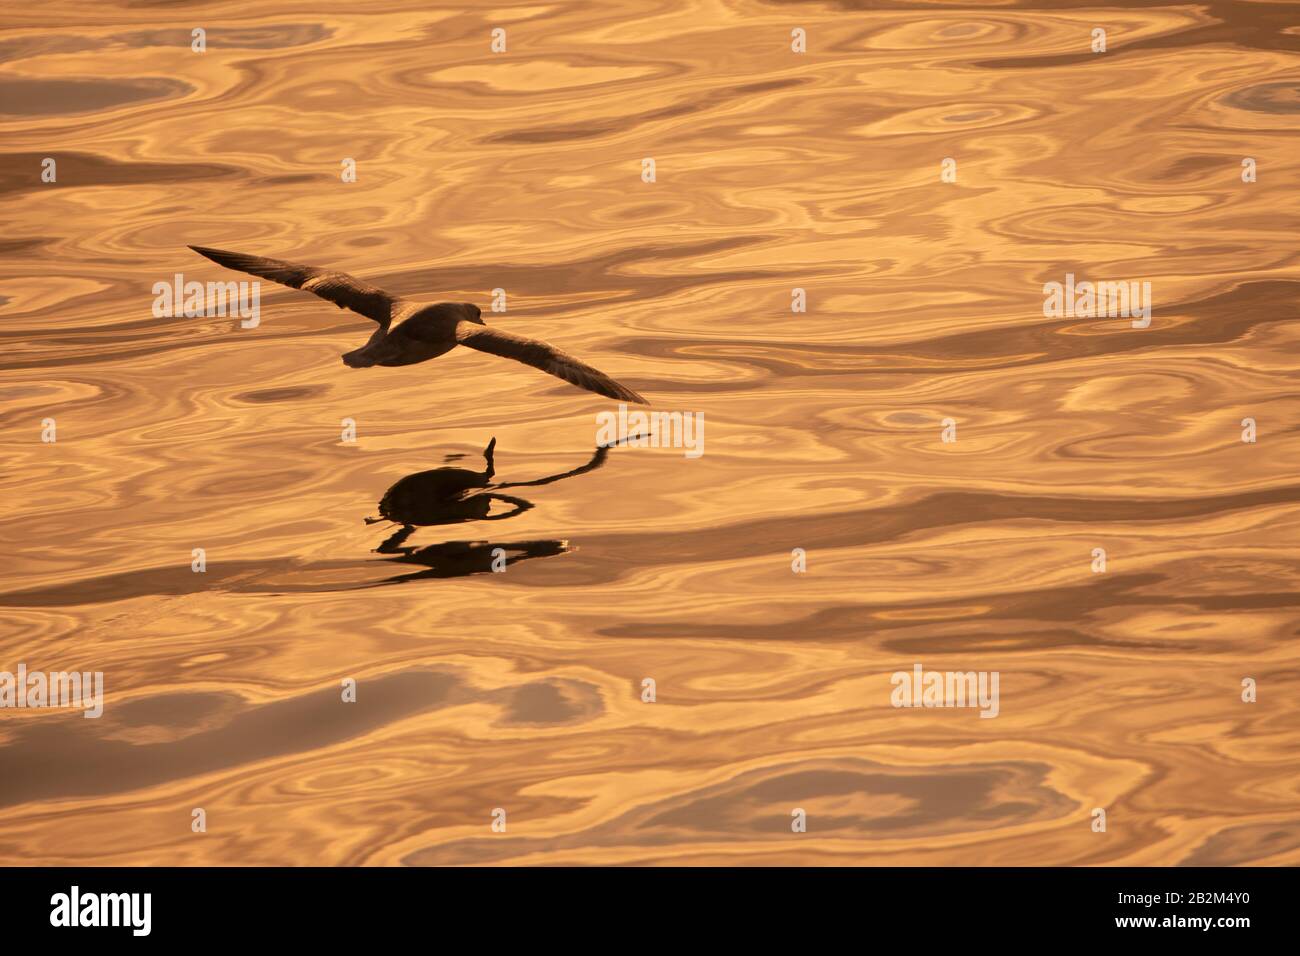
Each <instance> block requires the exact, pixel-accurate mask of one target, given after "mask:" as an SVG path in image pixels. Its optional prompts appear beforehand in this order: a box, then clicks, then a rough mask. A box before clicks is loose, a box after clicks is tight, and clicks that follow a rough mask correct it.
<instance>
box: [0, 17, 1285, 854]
mask: <svg viewBox="0 0 1300 956" xmlns="http://www.w3.org/2000/svg"><path fill="white" fill-rule="evenodd" d="M0 17H2V22H3V26H4V28H5V29H4V32H3V33H2V34H0V135H2V136H3V141H2V145H0V154H2V155H0V203H2V206H0V208H3V210H4V215H3V221H4V223H5V228H4V234H3V236H0V343H2V345H3V348H2V350H0V368H2V369H3V375H2V376H0V409H2V411H0V416H2V417H0V443H2V448H3V462H2V463H0V492H2V494H3V502H4V504H3V510H2V511H0V516H2V517H0V555H3V557H2V559H0V560H2V564H0V622H2V629H0V670H9V671H13V670H14V669H15V668H16V667H17V665H18V664H19V663H20V662H22V663H25V664H26V665H27V667H29V668H31V669H42V670H60V669H74V668H75V669H79V670H99V671H103V673H104V675H105V677H104V679H105V683H106V688H107V702H106V709H105V713H104V716H103V717H102V718H101V719H99V720H97V721H96V720H85V719H82V717H81V716H80V715H79V714H76V713H69V712H67V711H64V710H23V711H18V710H0V861H3V862H7V863H32V862H34V863H96V864H145V863H150V864H154V863H181V864H234V863H252V864H271V863H325V864H336V863H341V864H360V863H365V864H398V863H410V864H444V863H490V862H509V863H525V864H536V863H543V864H544V863H552V864H553V863H615V864H616V863H638V864H641V863H692V864H701V863H738V864H755V863H804V864H818V863H853V864H906V865H910V864H989V863H993V864H1111V863H1127V864H1177V863H1215V864H1218V863H1225V864H1235V863H1273V864H1278V863H1289V864H1295V863H1300V822H1298V818H1300V773H1297V769H1296V745H1297V735H1298V733H1300V695H1298V693H1297V692H1298V691H1300V665H1297V663H1296V654H1295V641H1296V635H1297V622H1298V620H1300V616H1298V615H1297V605H1298V604H1300V596H1298V595H1297V590H1298V588H1297V582H1298V581H1300V555H1298V554H1297V550H1296V544H1297V540H1300V539H1298V538H1297V534H1298V532H1300V507H1297V503H1298V501H1300V478H1297V466H1298V465H1300V441H1298V440H1297V433H1298V430H1297V420H1298V413H1300V397H1298V393H1297V390H1296V380H1295V373H1294V369H1295V364H1296V357H1297V344H1298V342H1300V332H1297V330H1296V324H1295V320H1296V311H1297V308H1296V301H1297V296H1298V295H1300V276H1298V275H1297V272H1296V268H1295V267H1296V241H1297V239H1296V236H1297V228H1296V227H1297V222H1298V220H1297V213H1298V212H1300V198H1298V197H1300V191H1298V189H1297V183H1298V177H1300V149H1297V135H1296V134H1297V130H1298V127H1300V61H1298V60H1297V57H1296V53H1297V51H1298V50H1300V29H1298V28H1297V24H1300V4H1296V3H1253V2H1244V3H1209V4H1202V5H1169V6H1159V5H1150V4H1141V5H1137V4H1130V5H1126V6H1124V7H1116V8H1097V7H1091V6H1086V5H1082V4H1073V3H1048V4H1041V3H1022V4H1012V3H1007V4H969V5H960V4H938V3H935V4H930V3H920V2H917V3H901V2H900V3H884V4H857V3H850V2H844V3H826V4H819V3H760V2H755V0H715V2H701V3H697V4H690V5H684V4H677V3H642V2H638V3H633V2H630V0H624V2H617V3H607V4H604V3H602V4H577V3H574V4H556V5H549V4H520V5H515V6H511V5H508V4H496V5H492V6H490V7H482V8H475V9H469V10H467V9H466V8H465V7H464V6H462V5H451V4H438V3H410V4H399V3H373V4H371V3H364V2H363V3H356V4H346V5H343V6H330V5H326V6H324V7H322V5H321V4H319V3H306V2H289V0H274V2H267V3H261V4H248V3H212V4H207V5H202V6H198V5H185V6H169V5H154V4H142V3H141V4H105V3H99V2H93V3H92V2H78V3H68V2H59V3H54V4H42V5H29V6H26V7H21V6H18V5H15V4H8V5H6V8H5V10H4V13H3V14H2V15H0ZM194 27H203V28H205V29H206V30H207V50H206V52H202V53H198V52H194V51H192V50H191V46H190V38H191V30H192V29H193V28H194ZM495 27H504V28H505V29H506V31H507V33H506V35H507V51H506V52H505V53H498V54H494V53H492V52H491V50H490V43H491V31H492V30H493V28H495ZM1098 27H1101V28H1104V29H1105V30H1106V31H1107V50H1106V52H1105V53H1094V52H1092V50H1091V49H1090V45H1091V43H1092V39H1091V37H1092V31H1093V30H1094V29H1095V28H1098ZM795 28H802V29H804V30H805V31H806V32H807V38H808V39H807V45H808V49H807V52H806V53H803V54H797V53H794V52H792V51H791V49H790V44H791V31H792V30H793V29H795ZM46 157H50V158H54V159H55V160H56V163H57V181H56V182H55V183H44V182H42V181H41V169H42V160H43V159H44V158H46ZM645 158H653V159H654V161H655V173H656V175H655V181H654V182H653V183H648V182H645V181H643V179H642V168H643V166H642V161H643V159H645ZM945 158H952V159H954V160H955V161H956V170H957V179H956V182H944V181H942V178H941V175H940V174H941V163H942V161H943V160H944V159H945ZM1244 158H1252V159H1254V160H1255V161H1256V164H1257V169H1258V181H1257V182H1253V183H1248V182H1243V178H1242V160H1243V159H1244ZM345 159H352V160H355V163H356V170H357V181H356V182H354V183H345V182H343V181H342V180H341V175H340V171H341V168H342V163H343V161H344V160H345ZM189 243H195V244H200V245H210V246H217V247H221V248H230V249H237V250H240V251H245V252H252V253H258V254H262V255H270V256H277V257H281V258H285V259H290V260H294V261H299V262H308V263H314V264H320V265H327V266H333V267H338V268H341V269H344V270H346V271H348V272H351V273H353V274H356V275H358V276H360V277H362V278H365V279H368V280H370V281H373V282H376V283H377V284H379V285H382V286H384V287H386V288H389V289H391V290H393V291H395V292H398V293H401V294H407V295H412V296H420V297H426V298H428V299H430V300H439V299H441V300H449V301H470V302H475V303H478V304H479V305H481V306H482V307H483V308H484V309H485V316H486V317H487V318H488V320H489V321H490V322H491V323H492V324H494V325H499V326H500V327H501V328H503V329H507V330H510V331H514V332H518V333H522V334H528V335H533V336H536V337H539V338H543V339H545V340H547V341H549V342H552V343H554V344H556V345H558V346H560V347H561V348H564V349H567V350H568V351H570V352H573V353H574V354H576V355H578V356H580V357H581V358H583V359H585V360H587V361H589V362H591V363H592V364H593V365H595V366H596V367H598V368H600V369H601V370H603V371H605V372H607V373H608V374H610V375H611V376H613V377H614V378H616V379H618V380H620V381H622V382H624V383H626V384H628V385H630V386H631V387H633V388H635V389H637V390H638V391H640V392H642V393H644V394H645V395H647V396H648V397H649V398H650V399H651V401H652V402H653V403H654V407H655V408H658V409H661V410H677V411H688V412H703V413H704V416H705V420H706V429H705V454H704V455H703V456H702V457H700V458H696V459H690V458H687V457H686V456H684V455H683V453H682V450H681V449H673V448H660V449H652V448H627V447H623V448H616V449H613V450H612V451H611V452H610V454H609V455H608V458H607V459H606V460H605V461H604V463H603V464H602V465H601V466H600V467H598V468H595V469H592V470H589V471H587V472H585V473H582V474H579V475H576V476H573V477H569V478H564V479H561V480H557V481H555V482H553V483H549V484H546V485H538V486H535V487H531V488H519V489H515V490H514V491H513V492H511V493H512V494H514V495H516V496H517V497H520V498H522V499H524V500H526V501H527V502H529V503H530V504H531V505H532V507H531V508H530V509H528V510H525V511H523V512H522V513H520V514H517V515H515V516H514V517H509V518H505V519H501V520H497V521H490V520H489V521H484V520H479V521H471V522H466V523H458V524H442V525H433V526H427V527H420V528H418V529H417V530H416V531H415V532H414V534H413V535H412V536H411V537H410V538H409V540H407V541H406V542H405V544H404V545H403V547H405V548H407V549H408V550H406V551H404V552H399V553H397V554H394V555H384V554H378V553H376V552H375V549H376V548H378V547H380V545H381V544H382V543H383V542H384V541H385V540H386V539H387V538H388V537H389V535H391V534H392V533H393V531H394V530H395V528H393V527H392V526H388V525H383V524H374V525H368V524H366V523H364V521H363V519H364V518H365V517H367V516H373V515H375V513H376V507H377V502H378V501H379V499H380V497H381V496H382V495H383V493H384V492H385V490H386V489H388V488H389V487H390V486H391V485H393V484H394V483H395V482H396V481H398V480H399V479H400V478H402V477H403V476H406V475H410V474H412V473H416V472H420V471H423V470H427V469H431V468H436V467H440V466H443V465H447V464H451V465H453V466H457V467H463V468H480V467H482V465H481V462H482V459H481V458H479V457H478V455H479V452H480V451H481V450H482V448H483V446H484V445H486V444H487V442H488V440H489V439H490V438H492V437H493V436H495V437H496V439H497V447H496V467H497V478H498V479H499V480H503V481H524V480H530V479H536V478H541V477H543V476H547V475H552V474H556V473H562V472H566V471H569V470H571V469H575V468H577V467H578V466H580V465H582V464H583V463H584V462H587V461H588V460H589V459H590V457H591V455H592V452H593V450H594V445H595V438H596V423H595V416H596V414H597V413H598V412H600V411H602V410H605V409H608V408H610V403H609V402H608V401H606V400H604V399H601V398H599V397H598V396H593V395H590V394H588V393H584V392H580V391H578V390H576V389H574V388H571V387H570V386H568V385H565V384H564V383H562V382H559V381H557V380H555V379H551V378H548V377H546V376H544V375H542V374H541V373H539V372H537V371H535V370H532V369H529V368H526V367H524V366H522V365H516V364H514V363H508V362H505V361H503V360H501V359H498V358H493V357H490V356H486V355H482V354H478V353H473V352H469V351H468V350H464V349H459V350H456V351H455V352H453V353H451V354H448V355H447V356H444V357H443V358H440V359H438V360H436V361H434V362H432V363H429V364H425V365H419V366H415V367H412V368H402V369H366V370H353V369H348V368H345V367H344V366H343V364H342V363H341V362H340V361H339V354H340V353H341V352H344V351H347V350H349V349H352V348H356V347H357V346H359V345H361V344H362V343H363V342H364V340H365V338H366V336H368V335H369V333H370V331H371V328H370V327H369V323H368V322H367V321H366V320H364V319H361V318H358V317H356V316H353V315H351V314H350V313H345V312H340V311H339V310H337V309H335V308H334V307H333V306H331V305H329V304H328V303H325V302H322V301H320V300H318V299H315V298H314V297H313V296H311V295H309V294H307V293H304V292H299V291H294V290H289V289H282V288H279V287H276V286H273V285H271V284H270V283H264V284H263V286H262V300H261V309H262V314H261V325H260V326H259V327H258V328H256V329H243V328H240V326H239V322H238V320H237V319H233V318H230V317H211V318H183V317H181V318H154V317H153V316H152V314H151V305H152V301H153V295H152V292H151V288H152V286H153V284H154V283H155V282H159V281H171V279H172V276H173V275H174V274H175V273H177V272H182V273H184V274H185V277H186V278H187V279H197V280H199V281H207V280H228V279H247V278H248V277H247V276H241V275H237V274H235V273H230V272H228V271H226V270H223V269H221V268H219V267H217V266H216V265H214V264H213V263H210V262H208V261H206V260H203V259H200V258H199V257H198V256H196V255H194V254H193V253H191V252H190V251H189V250H188V249H186V245H187V244H189ZM1066 273H1074V274H1076V276H1078V277H1079V278H1081V279H1082V278H1088V279H1092V280H1125V281H1139V282H1140V281H1149V282H1150V283H1151V284H1152V297H1153V300H1154V309H1153V315H1152V320H1151V324H1150V327H1149V328H1146V329H1134V328H1133V327H1132V326H1131V323H1130V322H1129V320H1128V319H1126V318H1109V317H1107V318H1100V319H1094V318H1086V317H1084V318H1079V317H1064V318H1045V317H1044V315H1043V284H1044V283H1045V282H1050V281H1064V277H1065V275H1066ZM498 288H500V289H504V290H505V291H506V295H507V304H508V311H507V312H505V313H504V314H499V313H492V312H490V311H487V310H488V307H489V304H490V302H491V298H492V290H494V289H498ZM795 288H801V289H804V290H806V294H807V304H808V307H807V312H806V313H804V314H796V313H792V311H791V297H792V291H791V290H792V289H795ZM47 418H52V419H54V420H55V424H56V429H57V430H56V435H57V441H56V442H54V443H49V442H45V441H42V430H43V426H42V421H43V420H44V419H47ZM1244 418H1253V419H1255V421H1256V422H1257V427H1258V441H1256V442H1255V443H1247V442H1243V441H1242V437H1241V436H1242V428H1243V426H1242V420H1243V419H1244ZM344 419H352V420H354V421H355V423H356V433H357V437H356V441H355V442H353V443H348V442H344V441H342V440H341V432H342V428H343V425H342V423H343V420H344ZM945 419H952V420H953V421H954V422H955V423H956V438H957V440H956V441H955V442H944V441H943V440H942V431H943V427H944V426H943V424H942V423H943V421H944V420H945ZM449 455H463V456H466V457H463V458H459V459H454V460H451V461H448V456H449ZM507 510H508V509H507V508H506V507H505V506H503V505H502V504H501V503H500V502H498V503H497V504H496V505H494V506H493V514H499V513H502V512H504V511H507ZM448 542H478V544H477V545H470V546H463V545H455V544H451V545H448V544H447V543H448ZM496 547H502V548H505V549H507V553H508V554H509V555H511V556H512V557H513V558H514V560H513V561H512V562H511V563H510V564H509V566H508V567H507V570H506V571H505V573H492V572H491V570H490V564H491V560H490V555H491V553H492V549H493V548H496ZM198 548H202V549H204V552H205V554H206V562H207V564H206V567H207V570H206V571H205V572H204V573H201V574H200V573H194V572H193V571H192V570H191V561H192V554H193V551H194V549H198ZM796 548H802V549H804V550H805V552H806V560H807V571H806V573H803V574H797V573H794V572H793V571H792V566H791V565H792V551H793V549H796ZM1096 548H1103V549H1105V552H1106V560H1107V565H1106V570H1105V571H1104V572H1095V571H1094V570H1093V565H1094V558H1093V551H1094V549H1096ZM390 550H391V549H390ZM422 562H423V563H422ZM917 663H920V664H922V665H923V666H924V667H925V668H926V669H928V670H962V671H968V670H976V671H997V672H998V673H999V674H1000V687H1001V701H1000V713H999V715H998V717H997V718H996V719H980V718H979V716H978V713H977V711H975V710H971V709H955V708H954V709H897V708H894V707H892V706H891V704H890V693H891V682H890V675H891V674H892V673H893V672H895V671H899V670H904V671H910V670H911V669H912V667H913V665H914V664H917ZM1247 677H1249V678H1253V679H1254V680H1255V681H1257V682H1258V702H1257V703H1246V702H1243V700H1242V683H1241V682H1242V680H1243V678H1247ZM349 678H351V679H354V680H356V681H357V687H358V690H357V694H358V699H357V702H356V703H352V704H347V703H343V702H342V700H341V683H342V682H343V681H344V680H346V679H349ZM646 678H651V679H653V680H654V681H655V688H656V700H655V701H654V702H653V703H648V702H644V701H643V700H642V682H643V681H644V680H645V679H646ZM195 808H203V809H204V811H205V812H206V816H207V832H206V833H204V834H196V833H193V832H192V830H191V819H192V811H193V810H194V809H195ZM497 808H501V809H504V810H505V811H506V814H507V826H506V831H505V832H504V833H499V832H494V831H493V829H492V826H491V824H492V819H493V817H492V814H493V811H494V810H495V809H497ZM796 808H799V809H803V810H804V811H806V814H807V820H808V826H807V832H806V833H794V832H792V830H791V819H792V816H791V815H792V811H793V810H795V809H796ZM1096 808H1102V809H1104V810H1105V811H1106V813H1107V821H1108V825H1107V832H1106V833H1104V834H1102V833H1096V832H1093V829H1092V821H1093V811H1094V809H1096Z"/></svg>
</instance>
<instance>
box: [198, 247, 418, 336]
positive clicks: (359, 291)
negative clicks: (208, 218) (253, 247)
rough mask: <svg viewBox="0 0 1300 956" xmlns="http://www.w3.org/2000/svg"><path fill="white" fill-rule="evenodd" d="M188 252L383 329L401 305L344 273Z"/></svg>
mask: <svg viewBox="0 0 1300 956" xmlns="http://www.w3.org/2000/svg"><path fill="white" fill-rule="evenodd" d="M190 248H191V249H193V250H194V251H195V252H197V253H198V254H199V255H201V256H207V257H208V258H209V259H211V260H212V261H213V262H216V263H219V264H220V265H223V266H225V267H226V268H227V269H236V270H238V271H239V272H247V273H248V274H249V275H255V276H260V277H261V278H263V279H270V280H271V281H272V282H279V283H280V284H281V285H287V286H289V287H291V288H294V289H303V290H304V291H306V292H314V293H315V294H316V295H318V296H320V297H321V298H322V299H325V300H327V301H329V302H333V303H334V304H335V305H337V306H338V307H339V308H340V309H351V310H352V311H353V312H356V313H357V314H358V315H364V316H365V317H366V318H367V319H373V320H374V321H376V322H378V323H379V324H380V325H382V326H383V327H384V328H385V329H387V328H388V323H389V321H390V320H391V319H392V314H393V307H394V306H395V305H396V304H397V303H398V302H400V301H401V300H400V299H398V297H397V296H393V295H389V294H388V293H387V292H385V291H384V290H383V289H377V288H375V287H374V286H372V285H367V284H366V283H364V282H362V281H361V280H360V279H357V278H355V277H354V276H350V275H348V274H347V273H346V272H332V271H330V270H329V269H317V268H316V267H315V266H301V265H298V264H297V263H293V262H285V261H284V260H282V259H267V258H266V257H265V256H250V255H245V254H244V253H242V252H228V251H227V250H225V249H209V248H207V247H206V246H190Z"/></svg>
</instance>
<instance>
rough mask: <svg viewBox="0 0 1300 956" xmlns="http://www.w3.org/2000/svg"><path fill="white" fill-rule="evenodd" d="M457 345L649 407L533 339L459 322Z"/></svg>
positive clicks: (582, 364) (628, 391) (599, 374)
mask: <svg viewBox="0 0 1300 956" xmlns="http://www.w3.org/2000/svg"><path fill="white" fill-rule="evenodd" d="M456 342H457V343H458V344H460V345H465V346H468V347H469V348H472V349H477V350H478V351H480V352H489V353H491V354H492V355H500V356H501V357H502V358H509V359H514V360H515V361H516V362H523V363H524V364H525V365H531V366H532V367H533V368H539V369H541V370H542V371H543V372H546V373H548V374H550V375H554V376H555V377H556V378H562V379H564V380H565V381H566V382H568V383H569V384H571V385H576V386H578V387H579V388H585V389H586V390H587V391H589V392H595V393H596V394H597V395H604V396H606V397H607V398H617V399H618V400H619V401H622V402H636V403H637V404H638V405H649V404H650V403H649V402H647V401H646V400H645V399H644V398H642V397H641V396H640V395H638V394H637V393H636V392H634V391H632V389H630V388H628V387H626V386H624V385H620V384H618V382H616V381H614V380H613V379H612V378H610V377H609V376H608V375H606V374H605V373H604V372H599V371H597V370H596V369H594V368H592V367H591V366H590V365H587V364H586V363H585V362H579V361H578V360H577V359H576V358H574V357H573V356H572V355H569V354H568V353H567V352H561V351H560V350H559V349H557V348H555V347H554V346H551V345H547V344H546V343H545V342H539V341H537V340H536V339H528V338H524V337H523V336H522V335H513V334H511V333H509V332H502V331H501V330H500V329H491V328H488V327H487V326H486V325H477V324H475V323H473V322H458V323H456Z"/></svg>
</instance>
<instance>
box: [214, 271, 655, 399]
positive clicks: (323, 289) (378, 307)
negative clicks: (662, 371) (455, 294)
mask: <svg viewBox="0 0 1300 956" xmlns="http://www.w3.org/2000/svg"><path fill="white" fill-rule="evenodd" d="M190 248H191V249H193V250H194V251H195V252H197V253H198V254H199V255H201V256H206V257H207V258H209V259H211V260H212V261H213V262H216V263H219V264H220V265H223V266H225V267H226V268H228V269H235V270H237V271H239V272H247V273H248V274H249V275H255V276H260V277H261V278H263V279H270V280H271V281H272V282H279V283H280V284H281V285H287V286H290V287H292V288H294V289H302V290H304V291H306V292H312V293H315V294H316V295H318V296H320V297H321V298H322V299H325V300H326V301H328V302H333V303H334V304H335V305H337V306H338V307H339V308H340V309H351V310H352V311H353V312H356V313H357V314H358V315H364V316H365V317H366V318H367V319H370V320H372V321H373V322H375V323H376V324H377V325H378V326H379V328H378V329H376V330H375V333H374V334H373V335H371V336H370V340H369V341H368V342H366V344H365V345H363V346H362V347H361V348H359V349H356V350H355V351H352V352H345V353H344V355H343V364H344V365H347V366H348V367H349V368H369V367H370V366H372V365H383V366H397V365H414V364H416V363H417V362H425V361H428V360H429V359H431V358H436V357H438V356H439V355H442V354H443V353H444V352H450V351H451V350H452V349H454V348H455V347H456V346H457V345H464V346H466V347H468V348H471V349H476V350H478V351H480V352H487V353H489V354H491V355H499V356H501V357H502V358H509V359H514V360H515V361H516V362H523V363H524V364H525V365H531V366H532V367H533V368H536V369H541V370H542V371H543V372H546V373H547V374H549V375H554V376H555V377H556V378H562V379H564V380H565V381H566V382H568V383H569V384H571V385H576V386H578V387H579V388H585V389H586V390H587V391H589V392H595V393H596V394H598V395H604V396H606V397H607V398H616V399H618V400H619V401H623V402H635V403H637V404H640V405H648V404H650V403H649V402H647V401H646V400H645V399H644V398H642V397H641V396H640V395H638V394H637V393H636V392H634V391H632V389H630V388H628V387H627V386H626V385H620V384H619V383H618V382H616V381H614V380H613V379H612V378H610V377H609V376H608V375H606V374H605V373H604V372H600V371H598V370H596V369H594V368H592V367H591V366H590V365H588V364H586V363H585V362H580V361H579V360H578V359H576V358H574V357H573V356H572V355H569V354H568V353H567V352H563V351H561V350H560V349H557V348H556V347H555V346H553V345H548V344H546V343H545V342H539V341H538V340H537V339H530V338H525V337H524V336H522V335H515V334H514V333H512V332H502V331H501V330H500V329H491V328H488V326H487V323H485V322H484V321H483V319H482V317H481V312H480V311H479V307H478V306H476V305H472V304H471V303H469V302H439V303H437V304H434V305H428V304H422V303H418V302H408V301H407V300H405V299H403V298H401V297H399V296H395V295H391V294H389V293H387V292H385V291H384V290H383V289H379V288H376V287H375V286H372V285H369V284H367V283H365V282H362V281H361V280H360V279H357V278H354V277H353V276H350V275H348V274H347V273H346V272H335V271H333V270H330V269H319V268H317V267H315V266H304V265H298V264H296V263H293V262H284V261H283V260H281V259H268V258H265V257H264V256H250V255H246V254H244V253H242V252H228V251H226V250H224V249H209V248H208V247H206V246H190Z"/></svg>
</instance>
